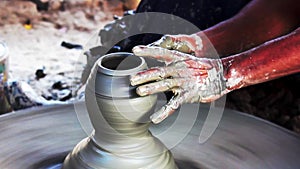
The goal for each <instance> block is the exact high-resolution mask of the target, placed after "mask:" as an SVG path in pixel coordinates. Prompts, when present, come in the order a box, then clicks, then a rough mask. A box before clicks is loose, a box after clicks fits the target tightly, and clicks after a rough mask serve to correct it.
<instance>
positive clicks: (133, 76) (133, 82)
mask: <svg viewBox="0 0 300 169" xmlns="http://www.w3.org/2000/svg"><path fill="white" fill-rule="evenodd" d="M129 80H130V84H131V85H132V86H135V85H137V83H136V82H137V80H136V76H135V75H132V76H130V78H129Z"/></svg>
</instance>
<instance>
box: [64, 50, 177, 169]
mask: <svg viewBox="0 0 300 169" xmlns="http://www.w3.org/2000/svg"><path fill="white" fill-rule="evenodd" d="M146 68H147V64H146V62H145V60H144V59H143V58H140V57H137V56H134V55H133V54H130V53H113V54H109V55H105V56H103V57H101V58H100V59H99V60H98V61H97V63H96V64H95V66H94V68H93V70H92V72H91V74H90V77H89V79H88V82H87V86H86V92H85V99H86V101H85V102H86V106H87V110H88V113H89V118H90V120H91V123H92V125H93V127H94V132H93V133H92V134H91V135H90V136H89V137H87V138H85V139H83V140H82V141H81V142H80V143H79V144H77V145H76V147H75V148H74V149H73V151H72V152H70V153H69V155H68V156H67V157H66V159H65V161H64V163H63V167H62V168H63V169H100V168H101V169H102V168H103V169H120V168H122V169H135V168H145V169H154V168H159V169H175V168H177V167H176V165H175V162H174V160H173V157H172V154H171V153H170V151H169V150H168V149H167V148H166V147H165V146H164V144H162V143H161V142H160V141H159V140H158V139H157V138H155V137H153V136H152V134H151V133H150V132H149V130H148V128H149V125H150V121H149V116H150V115H151V114H152V113H153V111H154V110H153V109H154V106H155V104H156V101H157V96H155V95H151V96H146V97H139V96H137V94H136V92H135V87H133V86H130V82H129V76H130V75H131V74H135V73H137V72H138V71H141V70H143V69H146Z"/></svg>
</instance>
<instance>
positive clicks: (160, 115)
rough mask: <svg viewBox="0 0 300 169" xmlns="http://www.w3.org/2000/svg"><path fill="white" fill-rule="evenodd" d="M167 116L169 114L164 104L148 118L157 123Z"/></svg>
mask: <svg viewBox="0 0 300 169" xmlns="http://www.w3.org/2000/svg"><path fill="white" fill-rule="evenodd" d="M168 116H169V114H168V112H167V111H166V107H165V106H164V107H162V108H161V109H160V110H159V111H157V112H156V113H154V114H152V115H151V116H150V119H151V121H152V122H153V123H154V124H158V123H160V122H162V121H163V120H164V119H166V118H167V117H168Z"/></svg>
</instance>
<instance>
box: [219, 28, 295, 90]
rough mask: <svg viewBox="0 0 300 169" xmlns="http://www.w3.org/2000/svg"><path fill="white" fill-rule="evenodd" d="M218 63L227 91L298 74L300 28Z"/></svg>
mask: <svg viewBox="0 0 300 169" xmlns="http://www.w3.org/2000/svg"><path fill="white" fill-rule="evenodd" d="M222 63H223V68H224V75H225V78H226V79H227V81H228V84H227V88H228V89H230V90H233V89H238V88H241V87H245V86H249V85H253V84H257V83H262V82H265V81H269V80H272V79H275V78H278V77H282V76H285V75H289V74H292V73H297V72H300V28H298V29H297V30H295V31H293V32H292V33H290V34H288V35H286V36H282V37H280V38H277V39H275V40H272V41H269V42H266V43H264V44H262V45H260V46H259V47H257V48H254V49H251V50H248V51H246V52H243V53H240V54H237V55H233V56H230V57H226V58H223V59H222ZM237 79H240V81H239V80H237ZM233 81H236V83H234V82H233Z"/></svg>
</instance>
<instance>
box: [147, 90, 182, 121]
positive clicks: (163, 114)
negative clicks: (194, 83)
mask: <svg viewBox="0 0 300 169" xmlns="http://www.w3.org/2000/svg"><path fill="white" fill-rule="evenodd" d="M182 94H183V91H182V90H181V89H180V88H178V89H177V95H175V96H173V98H172V99H171V100H170V101H169V102H168V103H167V104H166V105H164V106H163V107H162V108H161V109H159V110H158V111H157V112H155V113H154V114H152V115H151V116H150V119H151V121H152V122H153V123H154V124H158V123H160V122H162V121H163V120H164V119H166V118H167V117H168V116H170V115H171V114H173V113H174V112H175V111H176V109H178V107H179V106H180V105H181V104H182V103H183V101H184V100H183V99H182Z"/></svg>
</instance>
